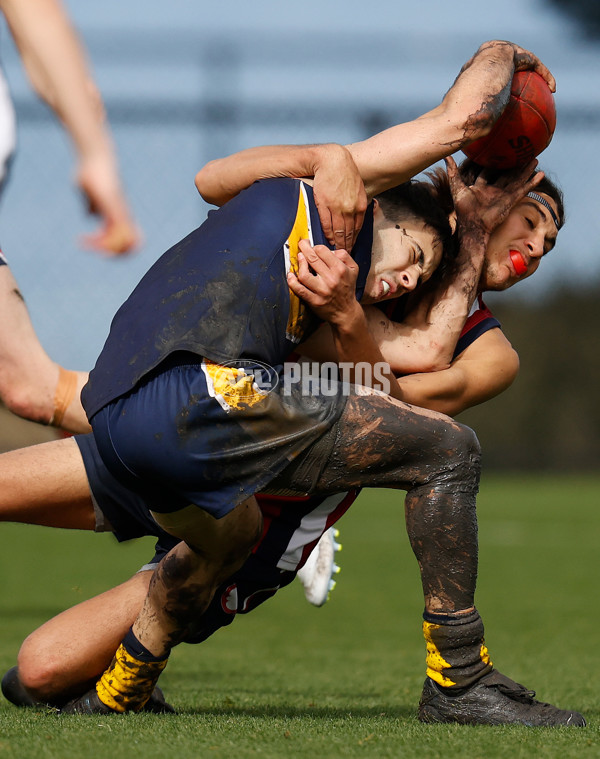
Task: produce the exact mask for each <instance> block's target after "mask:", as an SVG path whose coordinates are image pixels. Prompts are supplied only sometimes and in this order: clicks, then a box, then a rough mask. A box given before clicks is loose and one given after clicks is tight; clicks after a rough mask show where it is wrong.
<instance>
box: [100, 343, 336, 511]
mask: <svg viewBox="0 0 600 759" xmlns="http://www.w3.org/2000/svg"><path fill="white" fill-rule="evenodd" d="M248 363H249V362H246V366H245V368H244V369H243V370H239V369H237V368H234V369H232V368H231V367H224V366H221V365H219V364H214V363H212V362H210V361H206V360H202V359H200V358H196V359H195V360H194V358H193V357H192V358H191V354H184V355H179V356H178V357H176V358H172V359H170V360H169V365H168V366H166V367H165V366H164V365H163V366H162V367H161V368H160V369H159V370H158V371H155V372H153V373H151V374H150V375H148V376H147V377H146V378H145V379H144V381H143V382H141V383H140V384H139V385H138V386H137V387H136V388H135V389H134V390H133V391H132V392H130V393H128V394H127V395H126V396H123V397H121V398H119V399H117V400H116V401H113V402H112V403H110V404H109V405H108V406H105V407H104V408H103V409H101V410H100V411H99V412H98V413H97V414H95V415H94V417H93V418H92V420H91V424H92V429H93V434H94V438H95V441H96V445H97V448H98V452H99V454H100V456H101V458H102V460H103V462H104V463H105V465H106V467H107V468H108V469H109V470H110V472H111V473H112V475H113V476H114V477H116V478H117V479H118V480H119V481H120V482H121V483H122V484H123V485H125V486H126V487H128V488H130V489H131V490H133V491H134V492H137V493H139V494H140V495H142V496H143V498H144V501H145V502H146V504H147V505H148V507H149V509H151V510H152V511H154V512H157V513H166V512H172V511H177V510H179V509H181V508H184V507H186V506H189V505H190V504H195V505H197V506H199V507H200V508H202V509H204V510H205V511H207V512H208V513H210V514H212V515H213V516H214V517H216V518H219V517H222V516H224V515H225V514H227V513H228V512H229V511H231V510H232V509H233V508H234V507H235V506H237V505H238V504H239V503H241V502H243V501H244V500H246V499H247V498H249V497H250V496H251V495H253V494H254V493H256V492H258V491H259V490H262V489H263V488H264V487H265V486H267V485H268V483H269V482H271V481H272V480H273V479H274V478H275V477H277V475H278V474H279V473H280V472H281V471H283V470H284V469H285V468H286V467H287V466H288V464H289V463H290V462H291V461H293V460H294V458H296V456H298V454H300V453H301V452H302V451H304V450H305V449H306V448H308V447H309V446H310V445H311V444H312V443H314V442H315V441H316V440H318V439H319V438H320V437H321V436H322V435H324V434H325V433H326V432H327V430H329V429H330V428H331V427H332V425H333V424H335V422H336V421H337V419H338V418H339V417H340V416H341V414H342V412H343V409H344V406H345V402H346V395H345V393H344V392H343V391H342V387H343V386H342V385H340V390H339V392H336V393H335V394H330V393H328V394H327V395H325V394H318V393H317V394H305V393H303V388H302V386H300V385H294V384H292V385H289V384H287V383H285V382H284V381H283V367H279V368H278V369H271V368H270V370H272V371H273V372H274V380H273V381H272V382H271V384H270V385H269V386H268V387H267V389H266V390H265V389H264V388H260V387H258V386H257V385H256V382H255V378H254V375H253V374H252V372H251V371H249V367H248Z"/></svg>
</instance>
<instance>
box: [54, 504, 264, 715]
mask: <svg viewBox="0 0 600 759" xmlns="http://www.w3.org/2000/svg"><path fill="white" fill-rule="evenodd" d="M155 518H156V519H157V521H158V520H161V521H160V524H161V526H162V527H163V528H164V529H166V530H168V531H169V532H170V533H171V534H173V535H175V537H179V538H182V541H183V540H185V541H186V542H181V543H179V544H178V545H177V546H175V548H173V549H172V550H171V551H170V552H169V553H168V554H167V555H166V556H165V557H164V559H163V560H162V561H161V562H160V564H159V566H158V568H157V569H156V571H155V573H154V575H153V577H152V580H151V582H150V587H149V590H148V595H147V596H146V600H145V602H144V606H143V607H142V610H141V611H140V613H139V615H138V616H137V618H136V620H135V622H134V623H133V625H132V627H131V629H130V630H129V632H128V633H127V635H126V636H125V638H124V639H123V641H122V643H121V645H120V646H119V649H118V650H117V653H116V655H115V658H114V659H113V662H112V663H111V665H110V667H109V668H108V669H107V670H106V672H105V673H104V674H103V675H102V677H101V678H100V680H99V681H98V682H97V683H96V687H95V689H94V691H93V692H92V693H91V694H90V693H87V694H85V695H84V696H82V697H81V698H80V699H77V700H76V701H75V702H71V704H69V705H68V707H67V708H66V709H65V710H63V711H67V712H92V713H97V712H102V711H117V712H125V711H139V710H140V709H141V708H142V707H143V706H144V704H145V703H146V701H147V700H148V699H149V698H150V695H151V694H152V691H153V689H154V686H155V684H156V681H157V680H158V678H159V676H160V673H161V672H162V670H163V669H164V667H165V666H166V664H167V659H168V656H169V653H170V651H171V649H172V648H173V647H174V646H175V645H177V644H178V643H180V642H181V641H182V640H184V639H185V638H186V637H188V636H190V635H191V634H193V632H194V626H195V622H196V620H197V619H198V618H199V617H200V616H201V615H202V614H203V612H204V611H205V610H206V608H207V607H208V605H209V603H210V601H211V599H212V597H213V594H214V592H215V590H216V588H217V587H218V585H219V584H220V583H221V582H223V581H224V580H225V579H226V578H227V577H229V576H230V575H231V574H233V573H234V572H235V571H237V570H238V569H239V568H240V567H241V566H242V564H243V563H244V561H245V560H246V558H247V556H248V555H249V553H250V551H251V550H252V547H253V546H254V544H255V543H256V541H257V540H258V538H259V537H260V530H261V525H262V517H261V513H260V510H259V508H258V505H257V503H256V500H255V499H254V498H250V499H249V500H248V501H246V502H244V503H242V504H240V505H239V506H237V507H236V508H235V509H233V511H231V512H230V513H229V514H227V516H224V517H222V518H221V519H214V518H213V517H211V516H210V515H208V514H207V513H206V512H204V511H202V510H201V509H199V508H197V507H196V506H189V507H187V508H185V509H182V510H180V511H177V512H173V513H170V514H155Z"/></svg>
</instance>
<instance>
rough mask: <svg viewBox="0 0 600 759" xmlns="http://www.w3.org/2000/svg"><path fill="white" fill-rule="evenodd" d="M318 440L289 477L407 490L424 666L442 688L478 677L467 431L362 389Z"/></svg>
mask: <svg viewBox="0 0 600 759" xmlns="http://www.w3.org/2000/svg"><path fill="white" fill-rule="evenodd" d="M325 445H326V446H327V445H328V446H329V447H328V450H327V451H326V452H325V451H324V450H323V448H324V443H323V441H321V442H320V443H319V444H318V445H317V446H315V447H314V448H313V449H312V450H311V451H309V452H308V453H307V457H310V456H311V455H313V456H314V466H311V462H310V461H308V462H302V469H299V468H297V472H302V473H303V474H304V475H305V480H304V482H302V481H301V477H297V478H296V481H295V482H292V483H291V484H292V485H294V486H295V487H297V488H298V489H302V488H303V487H304V488H305V489H307V490H311V491H312V492H332V491H333V492H335V491H341V490H344V489H348V488H351V487H357V486H364V487H386V488H397V489H400V490H406V491H407V495H406V499H405V519H406V529H407V532H408V536H409V539H410V543H411V546H412V549H413V552H414V554H415V556H416V558H417V561H418V563H419V568H420V571H421V582H422V586H423V595H424V599H425V614H424V618H425V622H424V634H425V639H426V642H427V652H428V653H427V672H428V675H429V676H430V677H432V676H434V675H435V679H436V682H438V683H440V684H441V685H443V686H445V687H450V688H462V687H465V686H468V685H469V684H471V683H472V682H474V681H475V680H477V679H479V678H481V677H482V676H483V675H485V674H486V673H487V672H489V671H490V670H491V662H490V661H489V657H488V655H487V649H486V648H485V645H484V641H483V623H482V622H481V619H480V617H479V614H478V613H477V611H476V609H475V608H474V596H475V585H476V581H477V517H476V504H475V499H476V494H477V489H478V484H479V470H480V451H479V444H478V442H477V439H476V437H475V434H474V433H473V432H472V431H471V430H470V429H468V428H467V427H464V426H463V425H460V424H458V423H456V422H454V421H453V420H451V419H449V418H448V417H445V416H443V415H441V414H435V413H433V412H428V411H424V410H420V409H415V408H413V407H410V406H407V405H406V404H402V403H399V402H397V401H394V400H393V399H391V398H387V397H382V396H378V395H366V394H365V395H356V396H351V397H350V398H349V399H348V403H347V406H346V409H345V411H344V414H343V415H342V417H341V418H340V420H339V422H338V423H337V424H336V426H335V428H334V429H333V430H332V431H331V432H330V433H329V435H328V441H326V444H325ZM324 454H325V455H324ZM323 462H325V463H323ZM315 471H316V472H317V475H315ZM311 475H312V478H313V480H312V482H309V479H310V476H311Z"/></svg>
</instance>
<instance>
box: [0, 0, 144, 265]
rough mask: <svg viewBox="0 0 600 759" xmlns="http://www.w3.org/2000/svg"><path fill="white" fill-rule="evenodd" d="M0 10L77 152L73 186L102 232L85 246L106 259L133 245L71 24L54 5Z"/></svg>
mask: <svg viewBox="0 0 600 759" xmlns="http://www.w3.org/2000/svg"><path fill="white" fill-rule="evenodd" d="M0 10H1V11H2V12H3V14H4V15H5V17H6V21H7V23H8V26H9V28H10V31H11V34H12V36H13V37H14V40H15V43H16V45H17V47H18V49H19V53H20V55H21V58H22V61H23V65H24V67H25V70H26V72H27V75H28V77H29V80H30V81H31V84H32V86H33V88H34V89H35V91H36V92H37V94H38V95H39V96H40V97H41V98H42V99H43V100H44V101H45V102H46V103H47V104H48V105H49V106H50V108H52V110H53V111H54V112H55V113H56V115H57V117H58V118H59V119H60V121H61V123H62V124H63V126H64V127H65V129H66V131H67V132H68V134H69V137H70V138H71V140H72V142H73V146H74V147H75V150H76V153H77V184H78V186H79V188H80V190H81V191H82V193H83V194H84V196H85V199H86V202H87V204H88V210H89V211H90V213H94V214H98V215H99V216H100V217H101V219H102V226H101V228H100V229H99V230H98V231H97V232H96V233H94V234H92V235H90V236H89V237H87V238H86V239H85V243H86V245H88V246H89V247H93V248H96V249H98V250H101V251H103V252H105V253H109V254H120V253H125V252H127V251H129V250H131V249H132V248H133V247H134V246H135V245H136V243H137V242H138V237H139V236H138V232H137V229H136V227H135V225H134V223H133V221H132V218H131V215H130V212H129V208H128V206H127V202H126V200H125V197H124V194H123V190H122V187H121V183H120V179H119V175H118V168H117V160H116V156H115V152H114V147H113V144H112V140H111V137H110V133H109V130H108V128H107V125H106V121H105V115H104V106H103V104H102V99H101V97H100V94H99V92H98V90H97V88H96V86H95V84H94V82H93V79H92V76H91V73H90V71H89V68H88V65H87V61H86V58H85V54H84V52H83V50H82V47H81V45H80V43H79V39H78V36H77V33H76V31H75V29H74V28H73V26H72V24H71V22H70V20H69V19H68V17H67V16H66V14H65V12H64V10H63V8H62V6H61V5H60V4H59V3H58V2H57V1H56V0H36V1H35V2H31V0H0Z"/></svg>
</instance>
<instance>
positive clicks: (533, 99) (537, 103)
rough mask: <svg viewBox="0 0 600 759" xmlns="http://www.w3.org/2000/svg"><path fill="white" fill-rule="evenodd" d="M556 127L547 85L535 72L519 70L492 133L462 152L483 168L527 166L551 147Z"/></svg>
mask: <svg viewBox="0 0 600 759" xmlns="http://www.w3.org/2000/svg"><path fill="white" fill-rule="evenodd" d="M555 127H556V107H555V105H554V96H553V95H552V93H551V92H550V88H549V87H548V85H547V84H546V82H545V81H544V80H543V79H542V77H541V76H540V75H539V74H536V73H535V72H534V71H517V72H516V73H515V75H514V76H513V80H512V86H511V90H510V99H509V101H508V104H507V106H506V108H505V109H504V111H503V112H502V115H501V116H500V118H499V119H498V121H496V123H495V124H494V126H493V128H492V131H491V132H490V133H489V134H488V135H487V137H482V138H481V139H479V140H475V142H472V143H471V144H470V145H467V146H466V147H465V148H463V153H464V154H465V155H466V156H467V157H468V158H470V159H471V160H473V161H475V163H478V164H479V165H480V166H486V167H490V168H495V169H512V168H514V167H515V166H524V165H525V164H526V163H529V161H531V160H532V159H533V158H535V157H536V156H537V155H539V154H540V153H541V152H542V150H545V149H546V148H547V147H548V145H549V144H550V140H551V139H552V135H553V134H554V129H555Z"/></svg>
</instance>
